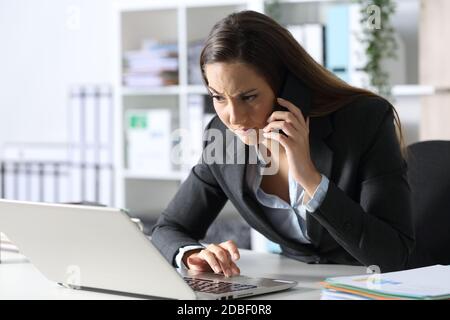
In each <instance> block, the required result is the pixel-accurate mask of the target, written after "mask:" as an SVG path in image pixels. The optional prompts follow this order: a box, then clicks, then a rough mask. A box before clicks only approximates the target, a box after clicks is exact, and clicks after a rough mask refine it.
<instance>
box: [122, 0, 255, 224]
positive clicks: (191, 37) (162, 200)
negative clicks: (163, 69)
mask: <svg viewBox="0 0 450 320" xmlns="http://www.w3.org/2000/svg"><path fill="white" fill-rule="evenodd" d="M262 8H263V1H259V0H258V1H254V0H246V1H244V0H232V1H230V0H229V1H220V0H219V1H201V0H197V1H171V0H168V1H151V0H149V1H127V2H122V1H118V2H117V3H116V5H115V10H114V12H115V13H114V14H115V16H114V24H115V29H116V34H117V39H115V41H116V48H117V51H116V52H115V54H114V65H115V70H116V76H115V87H116V88H117V89H116V90H115V94H116V97H115V101H116V106H117V115H118V116H117V119H116V128H117V130H116V131H117V132H118V134H117V136H116V141H117V148H116V164H117V168H118V170H117V177H116V186H117V193H116V194H117V196H118V198H117V203H116V205H117V206H120V207H125V208H128V209H130V211H131V212H132V213H134V214H137V215H147V216H148V215H155V216H156V215H158V214H160V213H161V211H162V210H163V209H164V208H165V207H166V206H167V204H168V202H169V201H170V199H171V198H172V197H173V196H174V195H175V193H176V191H177V189H178V187H179V186H180V184H181V182H182V181H183V180H184V179H185V178H186V177H187V175H188V173H189V170H190V168H183V169H174V170H173V171H171V172H158V173H149V172H136V171H132V170H129V169H128V167H127V161H126V139H125V132H124V130H125V128H124V118H125V113H126V111H127V110H130V109H139V108H144V109H147V108H169V109H170V110H171V113H172V115H173V116H174V118H175V119H176V120H175V121H176V124H175V127H176V128H187V123H186V122H187V108H188V98H189V96H190V95H204V94H207V91H206V88H205V87H204V86H203V85H200V84H191V83H189V80H188V58H187V56H188V54H187V52H188V44H189V42H191V41H195V40H204V39H205V38H206V36H207V34H208V32H209V30H210V29H211V28H212V26H213V25H214V24H215V23H216V22H217V21H218V20H220V19H221V18H223V17H225V16H226V15H228V14H230V13H232V12H234V11H240V10H244V9H252V10H257V11H262ZM147 38H156V39H158V40H160V41H162V42H176V43H177V46H178V65H179V74H178V80H179V83H178V85H173V86H166V87H160V88H142V89H141V88H138V89H135V88H127V87H124V86H123V85H122V70H123V68H122V56H123V53H124V52H125V51H129V50H137V49H139V47H140V41H142V40H143V39H147ZM224 211H226V212H229V213H231V212H233V211H234V208H232V206H230V205H227V206H226V208H225V209H224Z"/></svg>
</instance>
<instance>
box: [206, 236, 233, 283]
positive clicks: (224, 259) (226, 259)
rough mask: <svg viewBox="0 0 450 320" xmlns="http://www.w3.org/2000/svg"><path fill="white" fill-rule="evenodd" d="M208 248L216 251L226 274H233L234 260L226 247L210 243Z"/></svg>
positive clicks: (228, 275) (213, 251) (216, 256)
mask: <svg viewBox="0 0 450 320" xmlns="http://www.w3.org/2000/svg"><path fill="white" fill-rule="evenodd" d="M206 249H207V250H209V251H211V252H212V253H214V255H215V258H216V260H217V261H218V262H219V264H220V266H221V268H222V270H223V273H224V274H225V276H227V277H230V276H232V275H233V270H232V267H231V263H232V261H231V255H230V253H229V252H228V251H227V250H225V249H224V248H222V247H220V246H218V245H215V244H211V245H209V246H208V247H207V248H206Z"/></svg>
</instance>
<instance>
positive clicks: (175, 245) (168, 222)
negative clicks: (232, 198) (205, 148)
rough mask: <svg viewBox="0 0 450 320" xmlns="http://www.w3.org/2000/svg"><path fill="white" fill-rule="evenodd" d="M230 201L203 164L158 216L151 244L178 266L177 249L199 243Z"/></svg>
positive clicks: (191, 173)
mask: <svg viewBox="0 0 450 320" xmlns="http://www.w3.org/2000/svg"><path fill="white" fill-rule="evenodd" d="M227 200H228V198H227V196H226V195H225V193H224V192H223V190H222V189H221V188H220V186H219V185H217V183H216V180H215V178H214V177H213V175H212V173H211V171H210V169H209V167H208V166H207V165H206V164H204V163H199V164H197V165H195V166H194V167H193V168H192V170H191V172H190V174H189V176H188V177H187V179H186V180H185V181H184V182H183V183H182V185H181V186H180V188H179V190H178V191H177V193H176V195H175V197H174V198H173V199H172V200H171V202H170V203H169V205H168V206H167V208H166V209H165V210H164V211H163V213H162V214H161V216H160V217H159V219H158V221H157V223H156V225H155V226H154V228H153V233H152V242H153V243H154V244H155V246H156V247H157V248H158V249H159V250H160V251H161V253H162V254H163V255H164V256H165V257H166V259H167V260H168V261H170V262H171V263H172V264H173V265H174V266H175V256H176V254H177V252H178V249H179V248H181V247H184V246H187V245H194V244H199V243H198V241H199V240H200V239H203V238H204V237H205V234H206V231H207V230H208V228H209V226H210V225H211V223H212V222H213V221H214V219H215V218H216V217H217V215H218V214H219V212H220V211H221V210H222V208H223V207H224V205H225V203H226V201H227Z"/></svg>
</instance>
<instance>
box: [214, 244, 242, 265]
mask: <svg viewBox="0 0 450 320" xmlns="http://www.w3.org/2000/svg"><path fill="white" fill-rule="evenodd" d="M219 246H220V247H222V248H224V249H226V250H228V252H229V253H230V255H231V258H232V259H233V260H234V261H236V260H239V258H240V257H241V255H240V253H239V249H238V247H237V245H236V243H235V242H234V241H233V240H228V241H225V242H222V243H221V244H219Z"/></svg>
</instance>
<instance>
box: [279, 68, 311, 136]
mask: <svg viewBox="0 0 450 320" xmlns="http://www.w3.org/2000/svg"><path fill="white" fill-rule="evenodd" d="M278 94H279V95H278V97H281V98H283V99H285V100H287V101H290V102H292V103H293V104H294V105H296V106H297V107H298V108H299V109H300V111H301V112H302V114H303V117H304V118H305V120H306V117H308V115H309V111H310V109H311V90H310V89H309V88H308V87H307V86H306V85H305V83H304V82H303V81H301V80H300V79H299V78H297V77H296V76H295V75H294V74H292V73H291V72H288V73H287V75H286V77H285V78H284V81H283V85H282V86H281V90H280V92H279V93H278ZM274 111H289V110H288V109H287V108H285V107H283V106H280V105H279V104H278V103H276V104H275V106H274ZM280 132H281V133H282V134H284V135H286V134H285V133H284V132H283V131H282V130H280Z"/></svg>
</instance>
